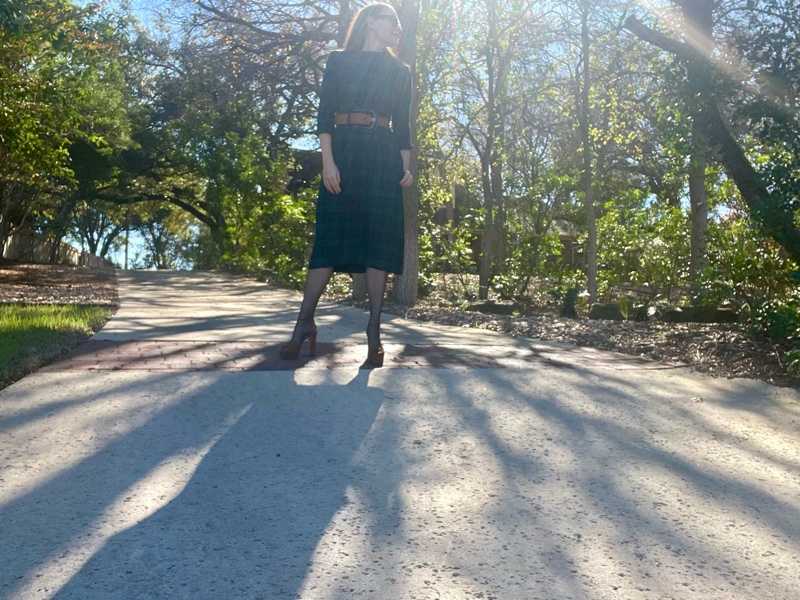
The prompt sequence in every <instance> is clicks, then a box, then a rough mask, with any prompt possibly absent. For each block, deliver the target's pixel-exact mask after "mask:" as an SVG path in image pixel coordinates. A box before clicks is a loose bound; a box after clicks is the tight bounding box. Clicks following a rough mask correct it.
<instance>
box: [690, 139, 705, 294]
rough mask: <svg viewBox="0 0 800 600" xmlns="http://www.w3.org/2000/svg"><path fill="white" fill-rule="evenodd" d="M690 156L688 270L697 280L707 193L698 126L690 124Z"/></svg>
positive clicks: (701, 261)
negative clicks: (689, 252)
mask: <svg viewBox="0 0 800 600" xmlns="http://www.w3.org/2000/svg"><path fill="white" fill-rule="evenodd" d="M692 138H693V139H692V157H691V162H690V164H689V203H690V205H691V258H690V264H689V270H690V273H691V278H692V280H693V281H697V280H698V278H699V277H700V275H701V274H702V273H703V271H704V270H705V267H706V262H707V261H706V254H707V249H706V231H707V230H708V194H707V193H706V162H707V161H706V156H705V148H704V145H703V144H702V136H701V135H700V132H699V128H698V127H697V126H696V125H695V124H693V125H692Z"/></svg>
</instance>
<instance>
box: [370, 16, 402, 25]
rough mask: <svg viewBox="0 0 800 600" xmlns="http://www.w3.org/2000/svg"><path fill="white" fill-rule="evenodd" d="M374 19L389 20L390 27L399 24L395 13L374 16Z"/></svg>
mask: <svg viewBox="0 0 800 600" xmlns="http://www.w3.org/2000/svg"><path fill="white" fill-rule="evenodd" d="M374 18H375V19H386V20H387V21H389V25H391V26H392V27H397V26H398V25H399V24H400V20H399V19H398V18H397V15H378V16H377V17H374Z"/></svg>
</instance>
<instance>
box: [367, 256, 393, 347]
mask: <svg viewBox="0 0 800 600" xmlns="http://www.w3.org/2000/svg"><path fill="white" fill-rule="evenodd" d="M388 275H389V273H388V272H387V271H379V270H378V269H372V268H369V267H367V293H368V294H369V323H367V345H368V346H369V347H370V348H377V347H378V346H380V345H381V330H380V326H381V311H382V310H383V296H384V295H385V294H386V278H387V276H388Z"/></svg>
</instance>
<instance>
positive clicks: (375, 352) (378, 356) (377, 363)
mask: <svg viewBox="0 0 800 600" xmlns="http://www.w3.org/2000/svg"><path fill="white" fill-rule="evenodd" d="M370 329H372V330H373V331H376V330H377V332H378V335H380V326H379V325H367V338H369V331H370ZM376 337H377V336H376ZM383 357H384V352H383V345H382V344H378V345H377V346H375V347H370V346H369V345H367V362H366V364H367V365H368V366H370V367H382V366H383Z"/></svg>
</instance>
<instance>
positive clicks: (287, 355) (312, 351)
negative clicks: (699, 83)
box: [280, 327, 317, 360]
mask: <svg viewBox="0 0 800 600" xmlns="http://www.w3.org/2000/svg"><path fill="white" fill-rule="evenodd" d="M306 340H308V355H309V356H316V355H317V328H316V327H314V329H312V330H311V331H307V332H306V333H304V334H303V335H302V336H301V337H300V339H299V340H297V341H292V342H286V343H285V344H284V345H283V346H281V352H280V355H281V360H297V358H298V357H299V356H300V348H302V347H303V343H304V342H305V341H306Z"/></svg>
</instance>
